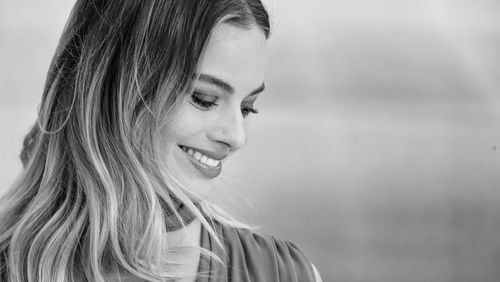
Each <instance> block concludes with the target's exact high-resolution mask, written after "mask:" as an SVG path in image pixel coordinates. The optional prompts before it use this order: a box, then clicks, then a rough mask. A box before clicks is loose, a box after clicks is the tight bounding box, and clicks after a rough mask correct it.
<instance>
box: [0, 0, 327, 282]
mask: <svg viewBox="0 0 500 282" xmlns="http://www.w3.org/2000/svg"><path fill="white" fill-rule="evenodd" d="M268 37H269V19H268V15H267V13H266V11H265V9H264V8H263V6H262V4H261V3H260V1H259V0H217V1H216V0H163V1H162V0H150V1H137V0H127V1H124V0H122V1H117V0H107V1H98V0H93V1H90V0H86V1H83V0H82V1H77V3H76V4H75V7H74V8H73V11H72V13H71V15H70V18H69V21H68V23H67V26H66V28H65V31H64V32H63V35H62V38H61V40H60V42H59V46H58V49H57V51H56V54H55V56H54V59H53V60H52V63H51V67H50V70H49V73H48V76H47V82H46V86H45V90H44V93H43V97H42V102H41V105H40V110H39V115H38V120H37V123H36V124H35V126H34V127H33V128H32V130H31V131H30V133H29V134H28V135H27V136H26V138H25V142H24V147H23V151H22V154H21V159H22V161H23V164H24V170H23V172H22V174H21V175H20V177H19V178H18V180H17V181H16V183H14V185H13V187H12V189H10V191H9V192H8V193H7V194H6V195H5V196H4V197H3V198H2V200H1V202H0V207H1V210H0V266H1V269H0V278H1V281H166V280H182V281H195V280H196V281H314V280H315V279H316V280H320V278H319V276H318V275H317V272H316V271H315V269H314V267H313V266H312V265H311V264H310V262H309V261H308V260H307V258H306V257H305V256H304V255H303V253H302V252H301V251H300V250H299V249H297V247H296V246H294V245H293V244H292V243H289V242H286V241H281V240H277V239H274V238H273V237H270V236H263V235H259V234H256V233H254V232H252V231H250V230H249V229H248V228H246V227H245V226H244V225H243V224H240V223H239V222H237V221H236V220H234V219H233V218H231V217H230V216H229V215H227V214H226V213H224V212H222V211H221V210H220V209H218V208H217V207H216V206H215V205H213V204H211V203H209V202H208V201H207V200H206V197H207V195H208V193H210V190H211V188H212V184H213V183H212V181H213V179H214V178H216V177H217V176H218V175H219V173H220V172H221V169H222V164H223V162H224V161H225V160H227V158H229V157H230V156H231V155H232V154H233V153H234V152H235V151H237V150H238V149H239V148H241V147H242V146H243V145H244V144H245V142H246V138H247V125H248V120H249V119H250V116H251V114H254V113H257V110H256V109H255V108H254V103H255V101H256V99H257V97H258V95H259V93H260V92H262V91H263V90H264V83H263V81H264V62H265V45H266V41H267V38H268Z"/></svg>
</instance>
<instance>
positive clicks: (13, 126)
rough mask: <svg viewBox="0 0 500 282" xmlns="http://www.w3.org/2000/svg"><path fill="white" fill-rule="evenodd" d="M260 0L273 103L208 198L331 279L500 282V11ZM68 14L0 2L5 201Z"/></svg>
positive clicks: (405, 0) (0, 155) (63, 9)
mask: <svg viewBox="0 0 500 282" xmlns="http://www.w3.org/2000/svg"><path fill="white" fill-rule="evenodd" d="M268 2H270V7H271V10H272V14H273V19H274V29H273V30H274V34H273V37H272V40H271V42H270V55H269V68H268V76H267V86H268V90H266V92H265V93H264V94H262V96H261V98H260V102H259V103H258V106H259V108H260V111H261V113H260V114H259V115H257V116H255V117H254V121H253V123H254V125H253V129H252V136H251V139H250V142H249V143H248V145H247V147H246V148H245V149H244V150H243V151H242V152H241V153H239V154H238V155H237V156H235V157H234V159H233V160H231V161H230V162H229V163H228V166H227V167H226V169H225V172H224V175H223V177H222V179H221V180H220V183H219V186H220V187H223V188H221V189H220V190H218V191H217V192H215V193H216V194H214V195H215V196H216V197H218V195H217V193H218V194H231V195H232V196H231V198H232V199H233V200H232V204H231V208H232V209H233V210H235V211H236V212H237V213H240V214H241V216H242V217H244V218H246V219H247V220H249V221H250V222H253V223H259V224H260V225H261V226H262V230H263V231H262V232H265V233H270V234H274V235H275V236H276V237H279V238H284V239H288V240H291V241H293V242H295V243H296V244H297V245H299V246H300V247H301V248H302V249H303V250H304V252H306V253H307V254H308V256H309V257H310V258H311V260H312V261H313V262H314V263H315V265H316V266H317V267H318V269H319V270H320V272H321V274H322V276H323V280H324V281H344V282H351V281H353V282H354V281H356V282H368V281H394V282H396V281H398V282H423V281H436V282H437V281H439V282H447V281H450V282H462V281H463V282H470V281H479V282H489V281H500V2H499V1H495V0H453V1H451V0H420V1H409V0H311V1H303V0H269V1H268ZM72 4H73V1H68V0H45V1H34V0H29V1H2V2H0V128H1V132H2V138H0V193H2V192H3V191H5V190H6V188H7V186H8V185H9V184H10V183H11V182H12V180H13V179H14V177H15V176H16V174H17V173H18V172H19V170H20V167H21V166H20V163H19V161H18V159H17V155H18V152H19V150H20V148H21V142H22V138H23V136H24V134H25V133H26V132H27V130H28V128H29V126H30V125H31V124H32V123H33V121H34V119H35V113H36V107H37V104H38V103H39V100H40V97H41V93H42V87H43V83H44V79H45V74H46V71H47V69H48V65H49V61H50V59H51V56H52V54H53V52H54V49H55V46H56V44H57V40H58V37H59V35H60V33H61V31H62V28H63V25H64V22H65V20H66V17H67V15H68V13H69V11H70V9H71V6H72ZM250 207H251V208H250Z"/></svg>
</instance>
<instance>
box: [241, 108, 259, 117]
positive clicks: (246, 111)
mask: <svg viewBox="0 0 500 282" xmlns="http://www.w3.org/2000/svg"><path fill="white" fill-rule="evenodd" d="M251 113H252V114H258V113H259V111H258V110H257V109H256V108H254V107H253V106H252V107H241V115H242V116H243V117H247V116H248V115H249V114H251Z"/></svg>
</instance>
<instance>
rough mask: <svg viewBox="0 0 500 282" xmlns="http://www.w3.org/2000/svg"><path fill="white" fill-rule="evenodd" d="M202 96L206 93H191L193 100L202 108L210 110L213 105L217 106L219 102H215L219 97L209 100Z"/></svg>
mask: <svg viewBox="0 0 500 282" xmlns="http://www.w3.org/2000/svg"><path fill="white" fill-rule="evenodd" d="M201 96H206V95H204V94H200V93H193V95H191V100H193V103H195V104H196V105H195V106H197V107H198V108H199V109H200V110H203V111H208V110H210V109H211V108H212V107H215V106H217V103H215V101H217V99H215V100H214V101H207V100H204V99H202V98H200V97H201Z"/></svg>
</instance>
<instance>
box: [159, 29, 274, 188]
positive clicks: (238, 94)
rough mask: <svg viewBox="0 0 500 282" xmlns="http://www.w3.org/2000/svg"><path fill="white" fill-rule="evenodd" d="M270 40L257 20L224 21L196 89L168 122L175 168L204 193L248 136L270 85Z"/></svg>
mask: <svg viewBox="0 0 500 282" xmlns="http://www.w3.org/2000/svg"><path fill="white" fill-rule="evenodd" d="M265 45H266V38H265V35H264V33H263V32H262V31H261V30H260V29H259V27H257V26H253V27H252V28H251V29H242V28H240V27H236V26H234V25H230V24H222V25H220V26H218V27H217V28H216V29H215V30H214V33H213V34H212V36H211V38H210V40H209V42H208V45H207V48H206V52H205V54H204V57H203V60H202V62H201V65H200V68H199V79H198V81H196V82H194V86H193V92H192V93H190V94H189V95H187V97H186V98H185V99H184V101H183V103H182V104H181V105H180V107H179V109H178V112H177V113H176V115H175V116H174V117H173V119H172V122H171V123H169V124H168V125H167V126H165V131H164V132H165V133H164V137H165V142H164V143H165V145H166V153H165V157H166V164H167V167H168V170H169V173H171V174H172V175H173V176H174V177H175V178H176V179H177V180H179V181H180V182H181V183H182V184H183V186H184V187H186V188H187V189H189V191H191V192H194V193H196V194H197V196H199V197H205V196H206V195H207V193H208V192H209V190H210V188H211V187H212V184H213V179H214V178H216V177H217V176H218V175H219V174H220V172H221V170H222V166H223V163H224V162H225V161H226V160H227V159H228V158H229V157H230V156H231V155H232V154H233V153H234V152H236V151H237V150H238V149H240V148H241V147H243V145H245V143H246V142H247V138H248V126H249V122H250V120H251V119H252V114H254V113H255V112H256V111H255V101H256V99H257V97H258V96H259V93H260V92H262V91H263V90H264V67H265ZM191 196H192V195H191Z"/></svg>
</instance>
